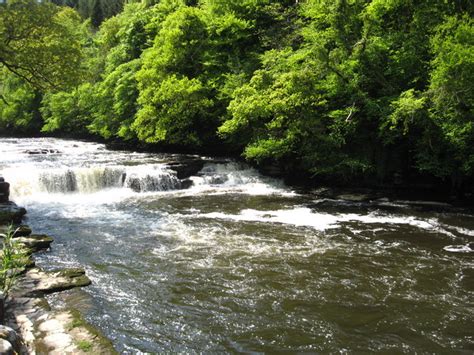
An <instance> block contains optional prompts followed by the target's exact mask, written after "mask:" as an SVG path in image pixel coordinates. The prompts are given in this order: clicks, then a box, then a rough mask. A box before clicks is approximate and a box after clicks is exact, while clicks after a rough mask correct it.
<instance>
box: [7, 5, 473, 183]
mask: <svg viewBox="0 0 474 355" xmlns="http://www.w3.org/2000/svg"><path fill="white" fill-rule="evenodd" d="M63 5H66V7H65V6H63ZM67 6H69V7H67ZM3 7H4V8H2V12H0V38H1V39H2V40H1V41H0V77H1V84H0V98H1V100H0V130H7V129H8V130H9V132H17V133H23V134H25V133H26V134H33V133H38V132H40V131H42V132H43V133H48V134H50V133H54V134H59V135H69V136H77V135H81V136H85V135H96V136H101V137H103V138H105V139H113V140H117V139H120V140H125V141H127V142H129V144H130V145H134V144H139V143H140V144H151V145H158V146H159V147H175V148H180V149H187V150H189V151H209V150H211V149H215V148H216V147H219V152H223V151H227V152H232V153H237V154H242V155H243V157H245V158H246V159H247V160H248V161H250V162H253V163H254V164H256V165H261V166H270V165H271V166H275V165H276V166H280V167H281V168H282V170H283V172H284V173H285V172H286V173H289V172H292V173H293V175H295V173H296V172H298V173H300V174H303V175H304V176H306V177H310V178H315V179H320V180H325V181H332V182H341V183H350V182H354V181H357V182H358V183H364V182H365V183H369V182H370V183H382V184H391V183H393V182H394V181H400V180H401V181H402V182H407V183H411V182H417V181H431V182H437V183H441V184H445V185H452V186H453V188H454V189H455V190H457V191H461V190H462V189H463V188H465V187H466V186H468V185H469V183H470V182H472V181H473V178H474V96H473V95H474V94H473V93H474V21H473V19H472V18H473V13H474V4H473V3H472V1H468V0H456V1H445V0H420V1H417V2H414V1H409V0H302V1H295V0H278V1H270V0H239V1H237V0H195V1H191V0H147V1H142V2H129V3H126V4H124V3H123V2H122V1H117V0H70V1H69V0H68V1H54V3H49V2H45V3H37V2H36V1H34V0H9V2H8V3H7V5H3ZM74 9H76V10H77V12H76V10H74Z"/></svg>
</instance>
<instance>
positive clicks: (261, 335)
mask: <svg viewBox="0 0 474 355" xmlns="http://www.w3.org/2000/svg"><path fill="white" fill-rule="evenodd" d="M28 150H29V151H30V152H27V151H28ZM38 150H48V152H46V151H45V152H43V153H47V154H31V153H38ZM177 158H179V156H176V155H166V154H148V153H131V152H123V151H109V150H107V149H106V148H105V146H104V145H102V144H96V143H86V142H80V141H71V140H60V139H53V138H42V139H0V175H3V176H4V177H5V179H6V180H7V181H9V182H10V183H11V184H12V192H11V194H12V196H11V199H12V200H14V201H15V202H17V203H18V204H20V205H23V206H25V207H26V208H27V210H28V218H27V220H26V223H27V224H29V225H30V226H31V227H32V228H33V230H34V231H35V233H47V234H49V235H51V236H53V237H54V238H55V242H54V243H53V247H52V249H51V251H48V252H46V253H42V254H39V255H38V256H37V263H38V264H39V265H43V266H44V267H45V268H55V267H63V266H84V267H85V268H86V270H87V274H88V275H89V277H90V278H91V279H92V281H93V284H92V285H91V286H90V287H88V288H85V289H82V290H80V291H77V290H76V291H70V292H69V293H65V296H54V297H51V301H52V302H53V304H55V305H56V306H60V305H62V304H65V303H66V304H67V305H68V306H74V305H76V306H77V308H79V309H80V310H81V311H82V312H83V313H84V314H85V317H86V318H87V319H88V320H89V321H90V322H91V323H92V324H94V325H97V326H98V327H99V328H100V329H102V331H103V332H104V333H105V335H107V336H108V337H109V338H110V339H111V340H112V341H113V343H114V345H115V347H116V348H117V350H118V351H119V352H121V353H143V352H147V353H161V352H185V353H195V352H244V353H259V352H266V353H272V352H325V353H326V352H331V353H337V352H339V353H353V352H367V351H373V352H386V353H393V352H396V353H413V352H429V353H432V352H448V353H452V352H461V351H465V352H466V353H468V352H469V353H470V352H472V351H474V304H473V302H474V297H473V296H474V267H473V266H474V259H473V256H474V253H473V250H472V249H471V248H470V247H469V243H472V242H473V241H474V216H473V215H471V214H469V213H467V212H466V211H464V210H455V209H449V210H443V209H438V210H435V211H433V210H430V209H429V208H420V207H419V206H418V207H417V206H414V205H412V204H410V203H408V202H407V201H389V200H387V199H381V200H377V201H372V202H370V201H369V202H351V201H347V200H337V199H327V198H326V199H323V198H318V196H317V195H315V194H311V193H298V192H295V191H293V190H292V189H291V188H290V187H288V186H285V185H284V184H283V183H282V182H281V181H279V180H277V179H272V178H268V177H264V176H261V175H259V174H258V173H257V172H256V171H255V170H253V169H251V168H249V167H247V166H245V165H243V164H240V163H236V162H220V163H212V162H211V163H206V164H205V165H204V167H203V168H202V170H201V171H199V172H198V173H196V174H195V175H193V176H192V177H191V178H190V179H189V180H188V181H187V182H186V183H183V182H182V181H180V180H179V179H178V178H177V176H176V173H174V172H173V171H172V170H170V169H168V168H167V165H166V164H167V162H169V161H173V160H176V159H177ZM191 182H192V185H191V186H190V187H188V186H189V185H190V184H191ZM471 245H472V244H471Z"/></svg>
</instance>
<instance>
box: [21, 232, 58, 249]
mask: <svg viewBox="0 0 474 355" xmlns="http://www.w3.org/2000/svg"><path fill="white" fill-rule="evenodd" d="M15 240H16V241H18V242H20V243H22V244H24V245H25V246H26V247H27V248H29V249H30V250H31V251H32V252H37V251H40V250H43V249H48V248H49V247H50V245H51V243H52V242H53V241H54V239H53V238H51V237H50V236H47V235H44V234H32V235H29V236H26V237H16V238H15Z"/></svg>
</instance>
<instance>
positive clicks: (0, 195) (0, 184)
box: [0, 177, 10, 203]
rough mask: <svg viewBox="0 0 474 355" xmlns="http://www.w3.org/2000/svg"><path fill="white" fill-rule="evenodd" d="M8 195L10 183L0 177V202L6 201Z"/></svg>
mask: <svg viewBox="0 0 474 355" xmlns="http://www.w3.org/2000/svg"><path fill="white" fill-rule="evenodd" d="M9 197H10V184H9V183H8V182H6V181H5V179H4V178H2V177H0V203H5V202H8V199H9Z"/></svg>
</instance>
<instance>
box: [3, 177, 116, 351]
mask: <svg viewBox="0 0 474 355" xmlns="http://www.w3.org/2000/svg"><path fill="white" fill-rule="evenodd" d="M0 182H1V183H3V185H2V186H3V190H2V196H1V197H2V198H3V199H2V201H1V202H0V234H5V233H6V232H7V231H8V228H9V225H10V224H13V226H14V229H15V233H14V235H13V240H14V241H17V242H20V243H22V244H23V245H24V246H25V248H26V249H27V254H28V262H26V265H25V266H24V268H23V269H22V270H17V271H16V273H17V276H16V277H17V278H16V282H15V284H14V286H13V288H12V289H11V290H10V291H9V293H8V295H7V296H6V297H1V298H0V322H1V324H0V354H15V353H17V354H115V353H116V351H115V350H114V348H113V346H112V343H111V342H110V341H109V340H108V339H106V338H105V337H104V336H103V335H102V334H101V333H100V331H98V330H97V329H95V328H94V327H93V326H91V325H90V324H88V323H87V322H86V321H85V320H84V318H83V317H82V315H81V314H80V313H79V312H78V311H77V310H74V309H52V308H51V307H50V305H49V304H48V302H47V300H46V298H45V295H47V294H51V293H56V292H61V291H65V290H69V289H71V288H75V287H84V286H88V285H90V284H91V280H90V279H89V278H88V277H87V275H86V273H85V270H84V269H81V268H69V269H60V270H50V271H45V270H43V269H42V268H40V267H38V266H36V265H35V261H34V255H33V254H34V253H36V252H47V251H48V249H49V248H50V247H51V244H52V243H53V238H51V237H49V236H47V235H36V234H33V233H32V230H31V229H30V228H29V227H28V226H26V225H19V224H18V223H20V222H21V220H22V218H23V216H24V215H25V213H26V210H25V209H24V208H21V207H18V206H16V205H15V204H14V203H13V202H11V201H8V184H7V183H6V182H5V181H3V180H1V181H0ZM5 186H6V188H5Z"/></svg>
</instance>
